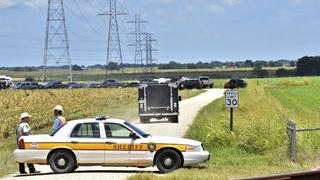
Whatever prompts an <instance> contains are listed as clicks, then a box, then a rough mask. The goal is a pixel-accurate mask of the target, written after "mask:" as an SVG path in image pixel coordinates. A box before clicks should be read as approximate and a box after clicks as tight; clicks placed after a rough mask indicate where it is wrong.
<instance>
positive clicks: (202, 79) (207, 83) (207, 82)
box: [199, 76, 213, 88]
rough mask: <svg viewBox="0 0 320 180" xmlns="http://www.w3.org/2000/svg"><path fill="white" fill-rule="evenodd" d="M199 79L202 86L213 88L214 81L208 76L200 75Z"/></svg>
mask: <svg viewBox="0 0 320 180" xmlns="http://www.w3.org/2000/svg"><path fill="white" fill-rule="evenodd" d="M199 81H200V84H201V88H213V82H212V81H211V80H210V78H209V77H208V76H200V77H199Z"/></svg>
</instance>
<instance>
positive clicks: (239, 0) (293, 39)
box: [0, 0, 320, 67]
mask: <svg viewBox="0 0 320 180" xmlns="http://www.w3.org/2000/svg"><path fill="white" fill-rule="evenodd" d="M107 2H108V1H107V0H64V6H65V7H64V8H65V13H66V25H67V28H68V29H67V30H68V36H69V39H70V42H69V44H70V55H71V59H72V63H73V64H79V65H92V64H104V63H105V61H106V46H107V42H106V40H107V29H108V27H107V24H108V19H107V16H101V15H98V14H99V13H103V12H105V11H106V9H107V6H106V5H107V4H108V3H107ZM47 6H48V1H47V0H0V67H1V66H41V65H42V63H43V56H44V44H45V30H46V18H47ZM319 9H320V0H118V10H119V12H123V13H125V14H126V15H122V16H119V18H118V21H119V31H120V38H121V46H122V50H123V62H125V63H133V62H134V49H133V48H132V47H131V46H128V45H129V44H132V43H133V36H132V35H129V33H130V32H132V31H133V26H132V25H131V24H127V22H128V21H130V20H132V19H133V17H134V14H141V18H142V19H143V20H146V21H148V23H147V24H144V25H143V27H142V29H143V32H148V33H152V34H153V38H154V39H156V40H157V41H156V42H154V49H157V51H156V52H155V53H154V57H155V58H156V59H157V62H158V63H167V62H169V61H177V62H181V63H186V62H197V61H204V62H209V61H215V60H219V61H244V60H246V59H250V60H278V59H290V60H295V59H298V58H300V57H302V56H305V55H309V56H312V55H320V20H319V17H320V11H319ZM48 65H55V62H48Z"/></svg>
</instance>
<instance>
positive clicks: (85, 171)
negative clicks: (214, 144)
mask: <svg viewBox="0 0 320 180" xmlns="http://www.w3.org/2000/svg"><path fill="white" fill-rule="evenodd" d="M223 93H224V90H223V89H209V90H207V91H206V92H204V93H202V94H200V95H198V96H195V97H193V98H190V99H186V100H183V101H181V102H180V116H179V123H177V124H172V123H168V122H166V121H151V123H150V124H140V123H139V122H136V124H137V126H139V127H140V128H141V129H143V130H145V131H146V132H148V133H150V134H152V135H157V136H173V137H183V136H184V134H185V133H186V131H187V130H188V128H189V126H190V125H191V124H192V121H193V119H194V118H195V117H196V115H197V114H198V112H199V110H200V109H201V108H203V107H204V106H206V105H208V104H209V103H211V102H212V101H214V100H217V99H219V98H221V97H223ZM36 169H37V170H40V171H41V174H37V175H23V176H19V175H16V174H14V175H10V176H8V177H6V178H4V179H5V180H18V179H19V180H37V179H46V180H57V179H68V180H73V179H76V180H82V179H83V180H90V179H92V180H99V179H108V180H113V179H114V180H119V179H126V177H128V176H131V175H134V174H137V173H146V172H148V173H151V172H157V168H143V169H141V168H131V167H130V168H126V167H101V166H89V167H79V169H78V170H77V171H76V172H74V173H72V174H53V173H52V171H51V169H50V167H49V166H43V165H36Z"/></svg>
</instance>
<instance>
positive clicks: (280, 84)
mask: <svg viewBox="0 0 320 180" xmlns="http://www.w3.org/2000/svg"><path fill="white" fill-rule="evenodd" d="M220 83H221V82H220ZM248 84H249V85H248V87H247V88H246V89H242V90H241V91H240V108H239V109H236V110H235V114H234V116H235V119H234V121H235V125H234V131H233V132H230V130H229V114H230V112H229V110H227V109H226V108H225V104H224V99H220V100H218V101H216V102H213V103H211V104H210V105H208V106H207V107H205V108H204V109H202V110H201V112H200V113H199V114H198V116H197V117H196V118H195V121H194V123H193V125H192V126H191V127H190V129H189V131H188V132H187V134H186V135H185V136H186V137H187V138H191V139H197V140H200V141H202V142H203V143H204V145H205V147H206V148H207V150H209V151H210V152H211V155H212V158H211V160H210V161H209V162H207V163H204V164H201V165H200V166H194V167H191V168H183V169H181V170H178V171H176V172H173V173H171V174H169V175H167V176H165V177H162V176H157V175H154V174H140V175H136V176H133V177H130V178H129V179H232V178H244V177H252V176H261V175H270V174H275V173H276V174H277V173H285V172H293V171H300V170H310V169H312V168H314V167H317V166H319V164H320V132H299V133H298V134H297V143H298V147H297V151H298V154H297V157H298V158H297V162H296V163H291V162H290V161H289V154H288V151H289V138H288V134H287V132H288V130H287V120H288V119H289V118H290V119H293V120H294V121H295V122H296V123H297V126H298V128H307V127H320V121H319V118H320V111H319V109H320V91H319V88H320V78H319V77H296V78H281V79H251V80H248Z"/></svg>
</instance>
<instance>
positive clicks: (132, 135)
mask: <svg viewBox="0 0 320 180" xmlns="http://www.w3.org/2000/svg"><path fill="white" fill-rule="evenodd" d="M130 137H131V138H132V139H139V136H138V135H137V134H136V133H134V132H131V133H130Z"/></svg>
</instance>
